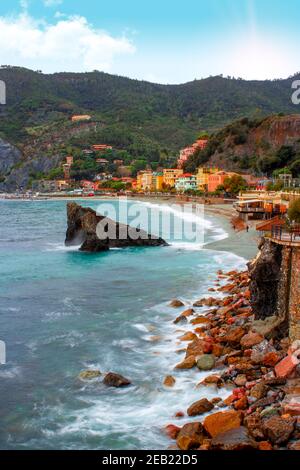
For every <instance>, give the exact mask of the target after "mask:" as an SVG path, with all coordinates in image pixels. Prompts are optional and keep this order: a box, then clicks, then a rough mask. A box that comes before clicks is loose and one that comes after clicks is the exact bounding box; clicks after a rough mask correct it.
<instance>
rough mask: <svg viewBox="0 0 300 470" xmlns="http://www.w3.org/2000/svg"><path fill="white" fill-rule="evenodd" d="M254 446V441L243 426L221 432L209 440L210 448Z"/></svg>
mask: <svg viewBox="0 0 300 470" xmlns="http://www.w3.org/2000/svg"><path fill="white" fill-rule="evenodd" d="M256 448H257V444H256V442H255V441H254V439H252V437H250V436H249V434H248V431H247V428H245V427H244V426H240V427H237V428H234V429H230V430H228V431H225V432H222V433H220V434H218V435H217V436H216V437H214V438H213V439H212V441H211V449H212V450H253V449H256Z"/></svg>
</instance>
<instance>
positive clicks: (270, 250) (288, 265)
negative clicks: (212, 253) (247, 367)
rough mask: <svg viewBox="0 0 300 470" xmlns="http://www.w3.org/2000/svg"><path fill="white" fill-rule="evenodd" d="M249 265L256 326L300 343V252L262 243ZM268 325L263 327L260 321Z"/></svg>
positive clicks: (270, 243) (296, 248)
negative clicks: (287, 336) (298, 340)
mask: <svg viewBox="0 0 300 470" xmlns="http://www.w3.org/2000/svg"><path fill="white" fill-rule="evenodd" d="M259 249H260V251H259V254H258V256H257V257H256V258H255V260H253V261H252V262H251V263H249V265H248V267H249V274H250V279H251V281H250V292H251V305H252V308H253V313H254V315H255V318H256V320H257V326H258V328H260V327H267V328H268V326H269V327H270V331H273V333H274V332H275V333H276V334H277V335H278V336H280V337H284V336H285V335H286V334H287V333H289V336H290V338H291V340H295V339H300V276H299V274H300V248H299V247H297V246H296V245H294V246H289V245H280V244H277V243H274V242H272V241H271V240H268V239H262V241H261V242H260V245H259ZM262 320H263V321H266V320H267V322H266V323H265V325H262V322H261V321H262Z"/></svg>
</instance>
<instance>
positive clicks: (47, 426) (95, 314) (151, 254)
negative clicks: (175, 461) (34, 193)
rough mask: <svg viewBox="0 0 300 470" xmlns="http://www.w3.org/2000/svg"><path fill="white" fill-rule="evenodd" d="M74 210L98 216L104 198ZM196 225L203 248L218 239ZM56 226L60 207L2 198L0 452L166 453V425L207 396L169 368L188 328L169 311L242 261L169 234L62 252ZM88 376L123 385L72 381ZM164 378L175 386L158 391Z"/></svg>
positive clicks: (62, 212) (61, 232)
mask: <svg viewBox="0 0 300 470" xmlns="http://www.w3.org/2000/svg"><path fill="white" fill-rule="evenodd" d="M109 202H111V203H112V204H113V205H116V204H117V202H116V201H109ZM82 204H83V205H89V206H91V207H93V208H97V207H100V208H99V211H100V212H101V204H107V201H103V202H102V203H101V202H99V201H83V202H82ZM130 204H133V203H130ZM140 204H142V205H143V207H148V209H149V208H152V209H153V210H154V211H156V212H157V213H159V214H160V215H163V214H164V213H166V212H168V210H169V209H168V207H167V206H166V205H164V204H162V205H159V204H154V205H153V204H151V203H144V202H141V203H140ZM173 215H174V217H175V219H176V218H181V214H180V211H178V213H177V211H176V209H175V210H173ZM196 222H197V225H198V227H199V230H203V231H204V235H205V240H204V241H205V243H207V242H210V241H214V240H218V239H219V240H220V239H222V238H224V239H225V238H226V231H225V230H224V229H223V228H222V227H221V226H220V222H219V220H218V219H217V218H215V217H212V216H209V217H206V218H205V219H202V218H201V217H199V218H198V219H197V221H196ZM65 230H66V201H58V202H57V201H0V340H2V341H5V344H6V352H7V363H6V365H0V403H1V406H0V422H1V426H0V448H1V449H164V448H167V447H168V446H169V445H170V444H171V442H170V441H169V439H168V438H167V437H166V436H165V435H164V433H163V432H162V428H163V426H164V425H166V424H168V423H170V422H174V414H175V413H176V412H177V411H181V410H183V411H185V409H186V407H187V406H188V405H190V404H191V403H192V401H195V400H196V399H199V398H201V397H202V396H203V393H212V392H209V391H207V390H205V391H203V390H202V389H196V388H195V385H196V383H198V382H199V381H200V380H201V377H202V374H201V373H200V372H198V373H197V372H196V371H194V370H192V371H186V372H182V371H181V372H174V370H173V368H174V365H176V364H177V363H178V362H180V361H181V359H182V357H183V356H182V353H178V352H176V349H179V348H180V345H179V343H178V339H177V337H178V336H180V334H182V333H181V332H180V331H178V330H184V329H186V328H187V329H188V327H183V328H182V327H181V326H180V327H178V325H177V326H175V325H174V324H173V322H172V320H173V319H174V318H175V316H177V315H178V314H179V312H180V310H179V311H177V310H176V311H174V309H171V308H170V307H168V303H169V301H170V300H171V299H172V298H181V299H182V300H184V301H185V302H186V303H187V304H189V303H190V302H192V301H193V300H194V299H197V298H201V297H202V296H203V295H208V293H207V288H208V287H209V286H211V285H212V283H213V281H214V279H215V277H216V271H217V270H218V269H225V270H226V269H227V270H230V269H233V268H240V267H243V266H244V263H245V260H244V259H242V258H239V257H237V256H236V255H233V254H231V253H228V252H221V251H214V250H210V249H207V248H206V245H205V244H204V246H202V247H201V246H199V245H198V244H197V243H188V242H187V241H186V240H182V241H181V242H180V241H175V242H174V240H172V237H174V233H171V237H170V240H169V241H170V243H171V245H170V246H169V247H163V248H162V247H159V248H131V249H124V250H112V251H110V252H105V253H98V254H88V253H82V252H79V251H78V250H77V249H76V248H72V249H70V248H68V249H67V248H65V247H64V236H65ZM160 235H161V236H163V237H164V236H165V234H164V233H163V231H162V232H161V233H160ZM87 368H92V369H94V368H98V369H100V370H101V372H103V373H105V372H108V371H113V372H118V373H121V374H122V375H124V376H125V377H127V378H129V379H130V380H131V381H132V386H130V387H127V388H125V389H112V388H107V387H105V386H104V385H103V384H102V383H101V380H96V381H94V382H91V383H86V382H82V381H80V380H78V378H77V376H78V374H79V373H80V372H81V371H82V370H85V369H87ZM168 374H173V375H174V376H175V378H176V385H175V387H174V388H172V389H167V388H165V387H164V386H163V385H162V382H163V379H164V377H165V375H168ZM222 393H224V394H226V391H223V392H222ZM214 396H215V395H214ZM181 422H184V420H183V421H181Z"/></svg>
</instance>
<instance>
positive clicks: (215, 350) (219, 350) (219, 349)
mask: <svg viewBox="0 0 300 470" xmlns="http://www.w3.org/2000/svg"><path fill="white" fill-rule="evenodd" d="M223 350H224V348H223V346H221V345H220V344H213V347H212V350H211V352H212V354H213V355H214V356H216V357H221V356H223Z"/></svg>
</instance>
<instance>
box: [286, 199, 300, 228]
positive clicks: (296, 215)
mask: <svg viewBox="0 0 300 470" xmlns="http://www.w3.org/2000/svg"><path fill="white" fill-rule="evenodd" d="M288 217H289V219H290V220H291V221H292V222H296V223H298V224H299V223H300V198H299V199H296V200H295V201H294V202H292V203H291V204H290V207H289V210H288Z"/></svg>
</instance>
